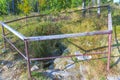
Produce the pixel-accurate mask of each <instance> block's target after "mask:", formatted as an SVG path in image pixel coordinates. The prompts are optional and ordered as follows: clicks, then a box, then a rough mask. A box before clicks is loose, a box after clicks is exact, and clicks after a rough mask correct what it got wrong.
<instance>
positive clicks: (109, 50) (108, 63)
mask: <svg viewBox="0 0 120 80" xmlns="http://www.w3.org/2000/svg"><path fill="white" fill-rule="evenodd" d="M111 42H112V34H108V59H107V71H109V70H110V56H111Z"/></svg>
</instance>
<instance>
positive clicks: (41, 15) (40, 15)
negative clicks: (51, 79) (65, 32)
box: [5, 5, 109, 23]
mask: <svg viewBox="0 0 120 80" xmlns="http://www.w3.org/2000/svg"><path fill="white" fill-rule="evenodd" d="M108 6H109V5H104V6H97V7H96V6H93V7H88V8H86V9H79V10H74V11H67V12H61V13H60V14H63V13H72V12H78V11H82V10H89V9H94V8H101V7H108ZM47 15H49V14H39V15H32V16H25V17H22V18H18V19H15V20H10V21H5V23H12V22H16V21H20V20H23V19H27V18H33V17H43V16H47Z"/></svg>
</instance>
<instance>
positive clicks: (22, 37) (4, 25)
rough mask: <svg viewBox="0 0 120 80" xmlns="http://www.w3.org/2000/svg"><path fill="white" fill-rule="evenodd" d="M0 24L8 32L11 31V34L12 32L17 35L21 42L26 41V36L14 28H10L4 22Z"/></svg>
mask: <svg viewBox="0 0 120 80" xmlns="http://www.w3.org/2000/svg"><path fill="white" fill-rule="evenodd" d="M0 24H1V25H2V26H3V27H5V28H6V29H7V30H9V31H10V32H12V33H13V34H15V35H16V36H17V37H19V38H20V39H21V40H24V39H25V36H24V35H22V34H21V33H19V32H17V31H16V30H14V29H13V28H11V27H9V26H8V25H6V24H5V23H3V22H0Z"/></svg>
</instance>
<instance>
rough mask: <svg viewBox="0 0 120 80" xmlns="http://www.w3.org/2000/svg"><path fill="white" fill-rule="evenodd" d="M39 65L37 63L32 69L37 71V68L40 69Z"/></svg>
mask: <svg viewBox="0 0 120 80" xmlns="http://www.w3.org/2000/svg"><path fill="white" fill-rule="evenodd" d="M38 69H39V67H38V66H37V65H34V66H33V67H32V68H31V71H35V70H38Z"/></svg>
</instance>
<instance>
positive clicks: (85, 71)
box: [79, 65, 89, 80]
mask: <svg viewBox="0 0 120 80" xmlns="http://www.w3.org/2000/svg"><path fill="white" fill-rule="evenodd" d="M79 70H80V74H81V77H82V78H81V80H87V79H86V78H87V77H86V75H85V74H87V73H88V71H89V70H88V67H87V66H85V65H80V67H79Z"/></svg>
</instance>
